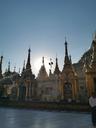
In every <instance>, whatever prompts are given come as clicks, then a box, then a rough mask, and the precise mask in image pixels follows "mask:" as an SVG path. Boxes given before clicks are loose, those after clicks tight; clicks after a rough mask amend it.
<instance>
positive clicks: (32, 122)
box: [0, 107, 93, 128]
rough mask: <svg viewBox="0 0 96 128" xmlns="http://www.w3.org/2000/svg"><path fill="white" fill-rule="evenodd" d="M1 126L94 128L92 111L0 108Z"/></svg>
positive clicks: (3, 127)
mask: <svg viewBox="0 0 96 128" xmlns="http://www.w3.org/2000/svg"><path fill="white" fill-rule="evenodd" d="M0 115H1V116H0V128H93V127H92V123H91V115H90V113H85V112H65V111H59V112H58V111H51V112H50V111H40V110H38V111H37V110H31V109H13V108H2V107H1V108H0Z"/></svg>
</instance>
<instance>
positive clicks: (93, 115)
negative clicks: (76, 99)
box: [89, 92, 96, 128]
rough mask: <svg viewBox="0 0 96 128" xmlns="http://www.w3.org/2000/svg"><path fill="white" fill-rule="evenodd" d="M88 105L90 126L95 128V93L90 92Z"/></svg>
mask: <svg viewBox="0 0 96 128" xmlns="http://www.w3.org/2000/svg"><path fill="white" fill-rule="evenodd" d="M89 105H90V106H91V115H92V124H93V126H94V128H96V92H92V96H91V97H90V98H89Z"/></svg>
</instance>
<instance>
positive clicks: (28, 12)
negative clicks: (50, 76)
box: [0, 0, 96, 73]
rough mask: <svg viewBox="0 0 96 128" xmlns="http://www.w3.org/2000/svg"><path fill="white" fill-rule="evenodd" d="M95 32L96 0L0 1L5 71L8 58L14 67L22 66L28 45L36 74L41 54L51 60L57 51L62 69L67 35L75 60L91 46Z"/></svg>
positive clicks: (1, 45) (0, 26)
mask: <svg viewBox="0 0 96 128" xmlns="http://www.w3.org/2000/svg"><path fill="white" fill-rule="evenodd" d="M94 31H96V0H0V53H1V54H3V56H4V60H3V71H4V70H5V69H6V68H7V63H8V61H9V60H10V61H11V69H12V70H13V68H14V66H16V67H17V68H16V70H17V71H18V70H19V67H20V68H21V69H22V66H23V61H24V59H25V60H26V59H27V50H28V48H29V47H31V64H32V70H33V73H37V69H38V68H39V67H40V64H39V65H38V63H39V62H41V61H42V59H41V58H42V56H45V63H48V61H49V60H50V58H52V59H53V61H55V57H56V54H57V56H58V61H59V66H60V69H61V70H62V68H63V64H64V41H65V36H66V38H67V42H68V49H69V54H71V56H72V61H73V63H74V62H77V61H78V60H79V59H80V57H81V56H82V54H83V53H84V52H85V51H86V50H87V49H88V48H89V47H90V45H91V42H92V38H93V37H92V34H93V33H94ZM38 60H39V61H38ZM40 60H41V61H40ZM36 66H38V68H36ZM47 68H48V66H47Z"/></svg>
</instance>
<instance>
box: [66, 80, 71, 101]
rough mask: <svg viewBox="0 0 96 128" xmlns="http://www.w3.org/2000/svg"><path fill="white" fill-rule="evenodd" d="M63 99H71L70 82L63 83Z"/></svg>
mask: <svg viewBox="0 0 96 128" xmlns="http://www.w3.org/2000/svg"><path fill="white" fill-rule="evenodd" d="M64 99H66V100H68V99H72V84H71V83H70V82H65V83H64Z"/></svg>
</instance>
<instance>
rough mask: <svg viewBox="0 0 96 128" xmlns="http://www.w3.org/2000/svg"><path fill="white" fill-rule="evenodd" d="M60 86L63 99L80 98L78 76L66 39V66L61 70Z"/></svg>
mask: <svg viewBox="0 0 96 128" xmlns="http://www.w3.org/2000/svg"><path fill="white" fill-rule="evenodd" d="M60 86H61V99H62V100H63V99H65V100H68V99H72V100H76V99H77V98H78V91H79V90H78V78H77V74H76V72H75V69H74V68H73V65H72V61H71V57H70V56H68V48H67V41H65V58H64V67H63V70H62V72H61V77H60Z"/></svg>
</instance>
